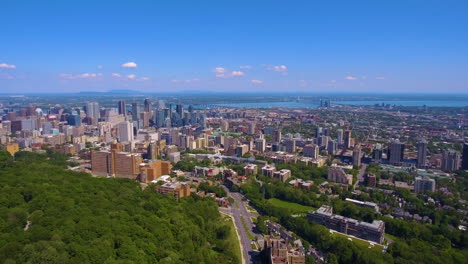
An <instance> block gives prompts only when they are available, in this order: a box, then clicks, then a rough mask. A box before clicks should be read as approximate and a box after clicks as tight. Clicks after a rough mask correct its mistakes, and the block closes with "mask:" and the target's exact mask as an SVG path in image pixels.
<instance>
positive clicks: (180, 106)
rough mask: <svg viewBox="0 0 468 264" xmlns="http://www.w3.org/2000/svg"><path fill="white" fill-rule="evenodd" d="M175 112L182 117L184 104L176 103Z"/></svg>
mask: <svg viewBox="0 0 468 264" xmlns="http://www.w3.org/2000/svg"><path fill="white" fill-rule="evenodd" d="M176 112H177V114H179V116H180V117H181V118H182V116H183V113H184V106H183V105H182V104H177V105H176Z"/></svg>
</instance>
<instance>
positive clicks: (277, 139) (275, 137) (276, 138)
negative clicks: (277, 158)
mask: <svg viewBox="0 0 468 264" xmlns="http://www.w3.org/2000/svg"><path fill="white" fill-rule="evenodd" d="M273 141H274V142H276V143H281V128H278V129H277V130H275V133H274V135H273Z"/></svg>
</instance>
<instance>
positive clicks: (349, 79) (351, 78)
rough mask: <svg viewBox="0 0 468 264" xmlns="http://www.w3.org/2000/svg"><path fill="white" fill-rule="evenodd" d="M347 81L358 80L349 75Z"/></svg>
mask: <svg viewBox="0 0 468 264" xmlns="http://www.w3.org/2000/svg"><path fill="white" fill-rule="evenodd" d="M345 80H348V81H355V80H357V78H356V77H355V76H351V75H348V76H346V77H345Z"/></svg>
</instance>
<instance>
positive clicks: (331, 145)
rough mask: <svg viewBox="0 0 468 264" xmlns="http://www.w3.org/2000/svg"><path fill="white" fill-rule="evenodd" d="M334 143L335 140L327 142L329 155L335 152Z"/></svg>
mask: <svg viewBox="0 0 468 264" xmlns="http://www.w3.org/2000/svg"><path fill="white" fill-rule="evenodd" d="M336 145H337V144H336V141H335V140H329V141H328V145H327V151H328V154H329V155H334V154H335V151H336Z"/></svg>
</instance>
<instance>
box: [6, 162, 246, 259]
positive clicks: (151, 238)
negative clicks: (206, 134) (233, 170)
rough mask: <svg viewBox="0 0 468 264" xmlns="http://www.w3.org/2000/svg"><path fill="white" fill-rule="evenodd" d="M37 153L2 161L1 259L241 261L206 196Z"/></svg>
mask: <svg viewBox="0 0 468 264" xmlns="http://www.w3.org/2000/svg"><path fill="white" fill-rule="evenodd" d="M3 154H4V153H2V155H3ZM37 155H39V154H34V153H28V154H25V153H19V154H18V155H16V160H17V161H16V162H11V160H9V159H3V161H5V162H4V163H3V164H1V165H2V166H0V193H1V194H2V195H1V196H0V263H9V264H11V263H99V264H101V263H239V262H240V260H239V259H238V257H237V256H236V255H235V254H234V253H233V252H231V250H230V249H231V248H233V247H232V244H231V243H237V241H236V240H234V241H233V240H229V239H227V238H228V236H229V233H230V227H229V226H228V225H227V224H226V223H225V222H223V220H222V217H221V216H220V214H219V212H218V209H217V206H216V204H215V202H214V201H213V200H212V199H202V198H198V197H188V198H184V199H181V200H180V201H176V200H175V199H174V198H172V197H168V196H163V195H160V194H157V193H154V192H153V191H151V188H147V189H146V190H141V188H140V186H139V185H138V183H136V182H133V181H130V180H125V179H105V178H93V177H91V176H90V175H89V174H86V173H76V172H71V171H67V170H65V169H64V168H63V167H64V165H65V164H64V162H65V160H64V159H57V158H56V157H53V156H50V155H51V154H49V156H47V155H45V154H42V156H41V155H39V156H37ZM0 156H1V155H0ZM28 223H29V224H28ZM26 227H27V228H26Z"/></svg>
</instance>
